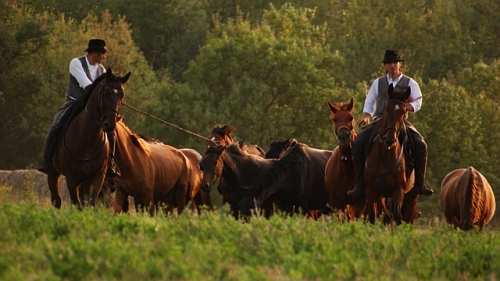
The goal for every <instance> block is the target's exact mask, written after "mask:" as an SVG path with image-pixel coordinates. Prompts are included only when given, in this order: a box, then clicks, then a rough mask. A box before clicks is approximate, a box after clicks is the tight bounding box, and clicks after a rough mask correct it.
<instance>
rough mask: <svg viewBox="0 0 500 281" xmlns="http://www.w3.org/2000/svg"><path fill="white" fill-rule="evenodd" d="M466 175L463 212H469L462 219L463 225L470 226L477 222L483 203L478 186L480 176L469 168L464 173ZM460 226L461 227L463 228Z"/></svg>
mask: <svg viewBox="0 0 500 281" xmlns="http://www.w3.org/2000/svg"><path fill="white" fill-rule="evenodd" d="M464 173H465V174H466V175H467V180H468V181H467V185H466V186H467V190H466V194H465V206H464V207H465V210H469V211H468V213H467V216H466V217H465V218H464V219H465V221H463V222H464V224H465V223H467V224H469V225H471V226H472V224H473V223H474V222H477V221H478V220H479V219H480V217H477V216H480V215H481V214H482V213H483V209H484V202H483V200H481V197H482V194H481V190H480V188H479V186H478V181H479V180H480V179H479V178H478V177H480V175H479V174H478V173H477V172H476V170H475V169H474V168H473V167H472V166H471V167H469V168H467V170H466V171H465V172H464ZM464 224H462V226H465V225H464Z"/></svg>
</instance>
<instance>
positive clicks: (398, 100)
mask: <svg viewBox="0 0 500 281" xmlns="http://www.w3.org/2000/svg"><path fill="white" fill-rule="evenodd" d="M387 94H388V99H387V104H386V108H385V112H384V116H383V117H382V122H383V123H382V126H381V127H380V135H381V136H382V138H383V140H384V144H385V145H386V146H387V149H391V148H392V147H394V146H395V145H396V141H397V139H398V135H399V132H400V130H401V128H402V127H403V126H404V121H405V118H406V113H407V112H408V102H409V98H410V94H411V89H410V87H408V88H406V91H395V89H394V87H393V86H392V84H391V85H389V88H388V89H387Z"/></svg>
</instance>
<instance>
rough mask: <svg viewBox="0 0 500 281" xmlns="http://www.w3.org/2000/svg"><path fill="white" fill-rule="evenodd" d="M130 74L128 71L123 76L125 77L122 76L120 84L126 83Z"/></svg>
mask: <svg viewBox="0 0 500 281" xmlns="http://www.w3.org/2000/svg"><path fill="white" fill-rule="evenodd" d="M130 74H132V73H131V72H130V71H129V73H127V74H125V76H123V77H122V78H120V82H121V83H122V84H125V83H127V81H128V78H130Z"/></svg>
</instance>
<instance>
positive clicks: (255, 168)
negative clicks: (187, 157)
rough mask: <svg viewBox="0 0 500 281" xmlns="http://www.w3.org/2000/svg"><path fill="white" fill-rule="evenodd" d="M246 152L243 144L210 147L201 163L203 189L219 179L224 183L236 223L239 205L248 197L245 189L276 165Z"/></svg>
mask: <svg viewBox="0 0 500 281" xmlns="http://www.w3.org/2000/svg"><path fill="white" fill-rule="evenodd" d="M243 148H244V145H243V142H233V143H231V144H230V145H228V146H217V147H209V148H207V151H206V152H205V155H203V158H202V159H201V162H200V167H201V170H202V171H203V182H202V186H210V185H212V184H214V182H216V181H217V179H218V178H221V180H222V179H224V182H225V184H226V190H225V192H226V195H227V202H228V203H229V207H230V209H231V214H232V215H233V217H234V218H236V219H238V218H239V216H240V212H239V211H240V202H241V200H242V199H243V197H245V195H246V194H245V193H246V191H245V189H244V188H243V187H245V186H250V185H251V184H252V183H253V182H255V181H256V180H257V178H258V176H259V175H260V174H261V173H262V172H263V171H264V170H265V169H267V168H268V167H270V166H271V165H272V164H273V163H274V162H275V161H277V160H275V159H264V158H262V157H261V156H258V155H254V154H250V153H248V152H246V151H245V150H244V149H243ZM244 215H246V214H244Z"/></svg>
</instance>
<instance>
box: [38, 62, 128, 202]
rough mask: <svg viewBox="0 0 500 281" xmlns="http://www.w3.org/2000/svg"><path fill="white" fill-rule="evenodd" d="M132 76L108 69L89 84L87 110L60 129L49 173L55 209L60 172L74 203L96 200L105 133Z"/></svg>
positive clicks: (110, 128)
mask: <svg viewBox="0 0 500 281" xmlns="http://www.w3.org/2000/svg"><path fill="white" fill-rule="evenodd" d="M129 77H130V72H129V73H127V74H126V75H125V76H123V77H121V76H116V75H114V74H113V73H112V71H111V69H108V70H107V71H106V73H104V74H103V75H101V76H100V77H99V78H97V79H96V81H94V83H93V84H92V85H91V86H90V89H89V90H88V93H89V96H88V99H87V101H86V103H85V107H84V109H83V110H81V111H80V112H77V113H75V114H76V115H75V117H74V118H72V119H70V120H69V123H68V124H67V125H66V126H65V127H64V128H62V129H61V131H62V133H61V137H60V139H59V141H58V145H57V147H56V149H55V152H54V155H53V157H52V161H51V167H50V169H49V173H48V176H47V180H48V185H49V189H50V193H51V201H52V204H53V205H54V206H55V207H56V208H60V207H61V197H60V195H59V178H60V176H61V175H64V176H65V177H66V183H67V186H68V191H69V195H70V198H71V203H72V204H74V205H76V206H78V207H79V208H82V207H83V204H84V202H83V200H85V199H88V200H89V201H90V204H91V205H93V204H94V203H95V199H96V197H97V195H98V194H99V192H100V190H101V187H102V185H103V183H104V176H105V172H106V169H107V165H108V158H109V143H108V139H107V137H106V133H107V132H111V131H113V130H114V129H115V124H116V122H117V118H118V111H119V110H120V106H121V103H122V100H123V98H124V96H125V91H124V89H123V85H124V84H125V83H127V81H128V79H129ZM84 193H86V194H84ZM85 197H89V198H85Z"/></svg>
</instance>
